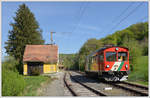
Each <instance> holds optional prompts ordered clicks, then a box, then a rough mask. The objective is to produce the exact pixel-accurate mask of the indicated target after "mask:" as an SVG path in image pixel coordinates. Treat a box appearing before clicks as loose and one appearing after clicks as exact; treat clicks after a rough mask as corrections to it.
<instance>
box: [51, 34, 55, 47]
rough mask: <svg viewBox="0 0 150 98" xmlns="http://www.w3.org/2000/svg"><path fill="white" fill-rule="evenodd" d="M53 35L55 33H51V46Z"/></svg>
mask: <svg viewBox="0 0 150 98" xmlns="http://www.w3.org/2000/svg"><path fill="white" fill-rule="evenodd" d="M53 33H56V32H51V44H53Z"/></svg>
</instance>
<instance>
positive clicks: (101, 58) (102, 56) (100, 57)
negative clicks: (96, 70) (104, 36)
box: [99, 54, 104, 62]
mask: <svg viewBox="0 0 150 98" xmlns="http://www.w3.org/2000/svg"><path fill="white" fill-rule="evenodd" d="M99 59H100V62H103V61H104V54H100V55H99Z"/></svg>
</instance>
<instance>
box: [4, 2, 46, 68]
mask: <svg viewBox="0 0 150 98" xmlns="http://www.w3.org/2000/svg"><path fill="white" fill-rule="evenodd" d="M13 19H14V23H11V24H10V26H12V30H11V31H9V32H8V33H9V36H8V40H7V42H5V44H6V46H5V49H6V53H7V54H9V55H10V56H13V57H14V58H15V59H16V60H17V61H18V62H20V65H21V63H22V59H23V54H24V49H25V46H26V45H27V44H44V40H43V39H42V35H41V33H42V31H41V29H40V28H39V25H38V22H37V21H36V19H35V17H34V14H33V13H32V12H31V11H30V9H29V8H28V7H27V6H26V5H25V4H22V5H20V6H19V9H18V10H17V12H16V16H15V17H13ZM20 65H19V69H20V71H21V69H22V66H20Z"/></svg>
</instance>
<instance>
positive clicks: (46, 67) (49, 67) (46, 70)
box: [23, 64, 58, 75]
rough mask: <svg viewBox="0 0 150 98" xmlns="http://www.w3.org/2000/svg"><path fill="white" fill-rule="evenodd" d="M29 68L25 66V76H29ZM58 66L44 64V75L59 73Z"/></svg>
mask: <svg viewBox="0 0 150 98" xmlns="http://www.w3.org/2000/svg"><path fill="white" fill-rule="evenodd" d="M27 68H28V66H27V64H24V68H23V69H24V72H23V74H24V75H27V74H28V69H27ZM57 69H58V68H57V64H43V73H52V72H57Z"/></svg>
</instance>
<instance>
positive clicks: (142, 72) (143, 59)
mask: <svg viewBox="0 0 150 98" xmlns="http://www.w3.org/2000/svg"><path fill="white" fill-rule="evenodd" d="M136 62H137V65H136V66H134V68H135V70H133V71H132V73H131V74H129V81H133V82H136V81H137V82H148V56H140V57H138V58H137V59H136Z"/></svg>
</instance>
